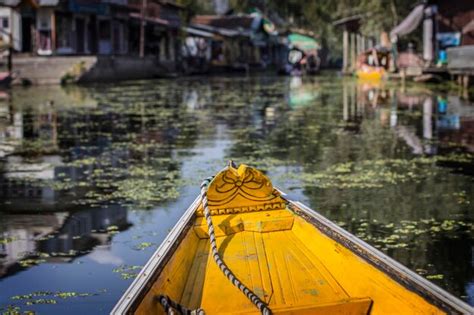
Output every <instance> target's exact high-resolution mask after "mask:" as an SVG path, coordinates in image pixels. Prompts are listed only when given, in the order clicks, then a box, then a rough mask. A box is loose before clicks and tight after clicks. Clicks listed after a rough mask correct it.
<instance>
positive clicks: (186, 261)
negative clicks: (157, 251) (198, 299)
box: [136, 229, 200, 314]
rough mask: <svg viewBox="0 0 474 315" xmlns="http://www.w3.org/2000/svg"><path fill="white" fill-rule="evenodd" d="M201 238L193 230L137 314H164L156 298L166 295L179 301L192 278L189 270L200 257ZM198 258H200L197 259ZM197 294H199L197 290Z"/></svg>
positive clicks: (167, 265) (165, 268)
mask: <svg viewBox="0 0 474 315" xmlns="http://www.w3.org/2000/svg"><path fill="white" fill-rule="evenodd" d="M198 245H199V238H198V237H197V236H196V234H195V233H194V231H193V230H192V229H191V230H189V231H188V232H187V234H186V236H185V238H184V239H183V241H182V242H181V244H180V245H179V250H177V251H176V252H175V254H174V255H173V256H172V257H171V259H170V260H169V261H168V263H167V264H166V266H165V267H164V269H163V271H162V272H161V274H160V276H159V277H158V279H157V280H156V282H155V283H154V284H153V286H152V288H151V290H150V291H149V292H148V294H147V295H146V296H145V297H144V299H143V300H142V302H141V303H140V306H139V307H138V309H137V311H136V314H162V313H163V309H162V307H161V305H159V303H157V302H156V298H155V297H156V296H158V295H160V294H166V295H168V296H169V297H170V298H171V299H173V300H176V301H179V300H180V299H181V296H182V294H183V291H184V289H185V286H186V282H187V280H188V278H189V277H190V276H192V275H191V274H190V273H189V270H190V269H191V266H192V265H193V264H194V262H195V261H196V259H197V258H198V257H199V254H200V252H199V251H197V250H198ZM196 256H198V257H196ZM195 294H199V288H196V290H195Z"/></svg>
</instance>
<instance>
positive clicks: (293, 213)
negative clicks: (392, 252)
mask: <svg viewBox="0 0 474 315" xmlns="http://www.w3.org/2000/svg"><path fill="white" fill-rule="evenodd" d="M207 187H208V188H207ZM206 205H207V206H206ZM209 221H210V222H212V223H211V224H212V225H210V224H209ZM236 279H238V280H236ZM191 310H192V311H191ZM259 312H261V313H262V314H446V313H449V314H473V308H471V307H470V306H469V305H467V304H466V303H464V302H462V301H461V300H459V299H457V298H455V297H454V296H452V295H451V294H449V293H447V292H446V291H444V290H442V289H441V288H439V287H437V286H436V285H434V284H432V283H431V282H429V281H427V280H426V279H424V278H422V277H420V276H419V275H417V274H416V273H414V272H412V271H410V270H409V269H407V268H406V267H404V266H402V265H401V264H399V263H397V262H396V261H394V260H393V259H391V258H389V257H388V256H386V255H384V254H383V253H381V252H379V251H378V250H376V249H375V248H373V247H371V246H370V245H368V244H366V243H365V242H363V241H362V240H360V239H358V238H357V237H355V236H354V235H352V234H350V233H349V232H347V231H345V230H343V229H342V228H340V227H339V226H337V225H336V224H334V223H333V222H331V221H329V220H328V219H326V218H324V217H323V216H322V215H320V214H319V213H317V212H316V211H314V210H312V209H310V208H308V207H307V206H305V205H303V204H301V203H300V202H297V201H293V200H291V199H290V198H289V197H288V196H287V195H285V194H284V193H282V192H280V191H279V190H277V189H275V188H273V186H272V184H271V182H270V180H269V179H268V178H267V177H266V176H265V175H264V174H263V173H262V172H260V171H258V170H256V169H254V168H251V167H248V166H246V165H240V166H239V167H238V168H237V167H236V166H235V165H234V164H233V163H230V165H229V166H228V167H227V168H225V169H224V170H222V171H221V172H220V173H218V174H217V175H216V176H215V177H214V178H213V179H212V180H209V181H206V182H204V183H203V185H202V191H201V196H198V197H197V198H196V200H195V201H194V202H193V204H192V205H191V206H190V207H189V208H188V210H187V211H186V212H185V213H184V215H183V216H182V217H181V219H180V220H179V221H178V223H177V224H176V226H175V227H174V228H173V230H172V231H171V232H170V234H169V235H168V237H167V238H166V239H165V240H164V241H163V243H162V245H161V246H160V247H159V248H158V250H157V251H156V252H155V253H154V254H153V256H152V257H151V259H150V260H149V261H148V263H147V264H146V265H145V267H144V268H143V270H142V271H141V272H140V274H139V275H138V276H137V278H136V279H135V281H134V282H133V283H132V285H131V286H130V287H129V288H128V290H127V291H126V292H125V294H124V295H123V296H122V298H121V299H120V300H119V302H118V303H117V305H116V306H115V307H114V309H113V310H112V314H165V313H167V314H258V313H259Z"/></svg>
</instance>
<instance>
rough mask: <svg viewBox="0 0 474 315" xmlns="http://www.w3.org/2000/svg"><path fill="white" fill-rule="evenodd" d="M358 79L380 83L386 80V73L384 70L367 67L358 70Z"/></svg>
mask: <svg viewBox="0 0 474 315" xmlns="http://www.w3.org/2000/svg"><path fill="white" fill-rule="evenodd" d="M356 77H357V78H358V79H359V80H365V81H380V80H383V79H385V77H386V71H385V70H384V69H383V68H378V67H369V66H367V67H365V68H363V69H358V70H356Z"/></svg>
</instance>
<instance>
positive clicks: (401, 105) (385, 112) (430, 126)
mask: <svg viewBox="0 0 474 315" xmlns="http://www.w3.org/2000/svg"><path fill="white" fill-rule="evenodd" d="M342 89H343V91H342V92H343V93H342V97H343V102H342V103H343V108H342V118H343V120H344V121H346V122H349V123H352V124H348V125H346V129H349V130H354V131H357V130H358V128H359V123H360V122H361V121H362V119H363V117H366V116H367V115H368V116H367V118H369V117H372V116H376V117H378V119H379V121H380V123H381V124H382V125H384V126H390V128H392V129H394V130H395V132H396V134H397V136H398V137H399V138H400V139H401V140H403V141H404V142H405V143H406V144H407V145H408V146H409V147H410V148H411V149H412V152H413V153H414V154H417V155H419V154H428V155H433V154H437V153H438V150H439V149H440V146H441V147H443V146H449V145H458V146H461V147H463V148H464V149H465V150H466V151H468V152H474V108H473V106H472V103H471V102H469V101H467V100H464V99H462V98H461V97H459V96H456V95H449V96H447V97H444V96H441V95H435V94H434V93H433V91H426V90H412V91H410V90H408V91H407V90H404V89H401V88H400V87H398V86H389V87H387V86H386V85H385V84H384V83H383V82H378V83H374V82H355V81H347V82H346V83H345V84H343V86H342ZM400 115H402V116H406V117H402V118H400ZM410 116H412V117H414V119H416V117H419V116H421V119H420V120H419V122H417V121H414V119H410V118H409V117H410ZM407 117H408V118H407ZM420 124H421V126H420ZM435 140H437V141H435Z"/></svg>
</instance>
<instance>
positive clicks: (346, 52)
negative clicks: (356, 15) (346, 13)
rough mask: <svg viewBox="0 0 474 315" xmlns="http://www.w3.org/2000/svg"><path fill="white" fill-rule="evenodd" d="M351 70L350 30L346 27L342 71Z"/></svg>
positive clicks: (343, 39)
mask: <svg viewBox="0 0 474 315" xmlns="http://www.w3.org/2000/svg"><path fill="white" fill-rule="evenodd" d="M348 70H349V32H348V31H347V29H344V32H343V33H342V72H347V71H348Z"/></svg>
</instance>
